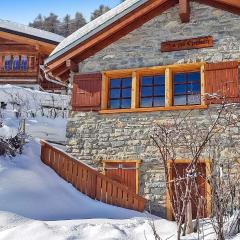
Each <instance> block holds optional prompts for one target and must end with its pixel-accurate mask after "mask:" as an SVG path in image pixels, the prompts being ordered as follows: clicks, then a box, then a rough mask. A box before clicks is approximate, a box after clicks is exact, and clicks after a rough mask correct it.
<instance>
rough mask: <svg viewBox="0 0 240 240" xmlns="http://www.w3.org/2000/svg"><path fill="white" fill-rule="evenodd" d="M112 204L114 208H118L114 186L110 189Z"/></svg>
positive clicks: (115, 187)
mask: <svg viewBox="0 0 240 240" xmlns="http://www.w3.org/2000/svg"><path fill="white" fill-rule="evenodd" d="M112 204H113V205H115V206H119V205H118V201H117V186H116V185H114V184H113V188H112Z"/></svg>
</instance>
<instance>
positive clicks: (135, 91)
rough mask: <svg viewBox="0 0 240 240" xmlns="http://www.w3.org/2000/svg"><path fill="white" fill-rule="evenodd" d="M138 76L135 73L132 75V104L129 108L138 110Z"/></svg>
mask: <svg viewBox="0 0 240 240" xmlns="http://www.w3.org/2000/svg"><path fill="white" fill-rule="evenodd" d="M139 81H140V79H139V74H138V73H137V72H133V73H132V102H131V108H138V107H139V92H140V89H139V84H140V83H139Z"/></svg>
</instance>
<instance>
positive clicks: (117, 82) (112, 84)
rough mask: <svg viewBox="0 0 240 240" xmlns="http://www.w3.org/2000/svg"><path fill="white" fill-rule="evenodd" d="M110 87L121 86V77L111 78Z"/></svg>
mask: <svg viewBox="0 0 240 240" xmlns="http://www.w3.org/2000/svg"><path fill="white" fill-rule="evenodd" d="M110 87H111V88H120V87H121V79H111V81H110Z"/></svg>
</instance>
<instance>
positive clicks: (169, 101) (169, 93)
mask: <svg viewBox="0 0 240 240" xmlns="http://www.w3.org/2000/svg"><path fill="white" fill-rule="evenodd" d="M172 81H173V79H172V69H171V68H166V71H165V106H166V107H171V106H172V105H173V82H172Z"/></svg>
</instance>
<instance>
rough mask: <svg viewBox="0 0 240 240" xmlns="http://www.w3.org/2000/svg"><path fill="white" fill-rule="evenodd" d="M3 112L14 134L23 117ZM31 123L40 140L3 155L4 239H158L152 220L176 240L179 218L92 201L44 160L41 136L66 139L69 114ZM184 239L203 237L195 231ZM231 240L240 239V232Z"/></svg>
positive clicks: (3, 131) (209, 238)
mask: <svg viewBox="0 0 240 240" xmlns="http://www.w3.org/2000/svg"><path fill="white" fill-rule="evenodd" d="M7 88H9V89H8V90H9V91H12V90H11V87H9V86H8V87H7ZM5 89H6V88H5ZM14 89H15V90H16V88H15V87H14V88H13V90H14ZM2 90H3V89H2ZM17 90H18V93H19V92H21V98H22V96H23V97H24V96H26V95H27V94H28V93H29V91H30V92H31V94H33V95H34V99H35V100H36V99H40V100H41V101H43V100H44V99H45V100H46V99H47V98H48V97H50V98H52V96H51V95H45V93H41V92H37V91H32V90H25V89H17ZM3 92H5V90H4V91H2V92H1V88H0V102H1V101H2V100H4V102H6V96H5V97H3V96H2V95H1V93H3ZM25 94H26V95H25ZM31 94H30V95H29V97H27V99H26V100H25V101H26V102H31V104H30V106H31V107H29V106H28V107H26V109H27V110H29V109H30V110H32V111H36V110H38V109H39V108H38V106H40V104H39V101H37V102H38V103H37V104H33V103H32V101H35V100H29V98H31ZM36 96H37V97H36ZM56 97H58V96H56ZM9 101H10V100H8V101H7V102H9ZM57 102H58V101H57ZM22 106H27V104H25V102H24V103H23V104H22ZM34 106H35V107H34ZM36 106H37V107H36ZM2 113H3V117H4V118H3V119H4V126H3V127H1V128H0V136H12V135H14V134H15V133H16V129H17V128H18V125H19V119H18V118H16V117H15V111H14V109H11V108H9V107H8V108H7V109H6V110H4V111H2ZM25 113H26V111H25ZM26 122H27V124H26V127H27V133H28V134H30V135H32V139H35V140H30V141H29V143H27V144H26V145H25V146H24V149H23V154H21V155H17V156H16V157H15V158H10V157H3V156H0V240H43V239H44V240H45V239H47V240H155V238H154V235H153V230H152V227H151V223H152V222H154V226H155V228H156V230H157V233H158V234H159V236H160V237H161V239H162V240H166V239H169V240H176V230H177V226H176V223H175V222H170V221H167V220H164V219H161V218H157V217H155V216H152V215H150V214H147V213H139V212H135V211H131V210H127V209H123V208H118V207H114V206H110V205H107V204H104V203H101V202H98V201H95V200H92V199H90V198H89V197H87V196H85V195H84V194H81V193H80V192H78V191H77V190H76V189H75V188H74V187H73V186H72V185H71V184H69V183H67V182H65V181H64V180H63V179H61V178H60V177H59V176H58V175H57V174H56V173H55V172H54V171H53V170H52V169H50V168H49V167H47V166H46V165H44V164H43V163H42V162H41V160H40V144H39V140H37V139H36V137H38V138H39V137H41V138H44V139H51V140H54V139H56V140H59V139H61V140H64V136H65V128H66V118H62V117H60V116H59V117H57V118H56V119H51V118H49V117H47V116H41V115H39V114H37V116H36V117H34V118H33V117H30V116H28V117H27V118H26ZM203 230H204V231H203V232H202V236H204V238H203V237H201V238H200V239H205V240H214V239H216V238H215V237H214V233H213V229H212V227H211V226H210V224H208V223H205V224H204V226H203ZM203 233H204V234H203ZM182 239H187V240H194V239H198V238H197V234H191V235H188V236H186V237H184V238H182ZM232 239H234V240H239V239H240V235H238V236H236V237H235V238H232Z"/></svg>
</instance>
